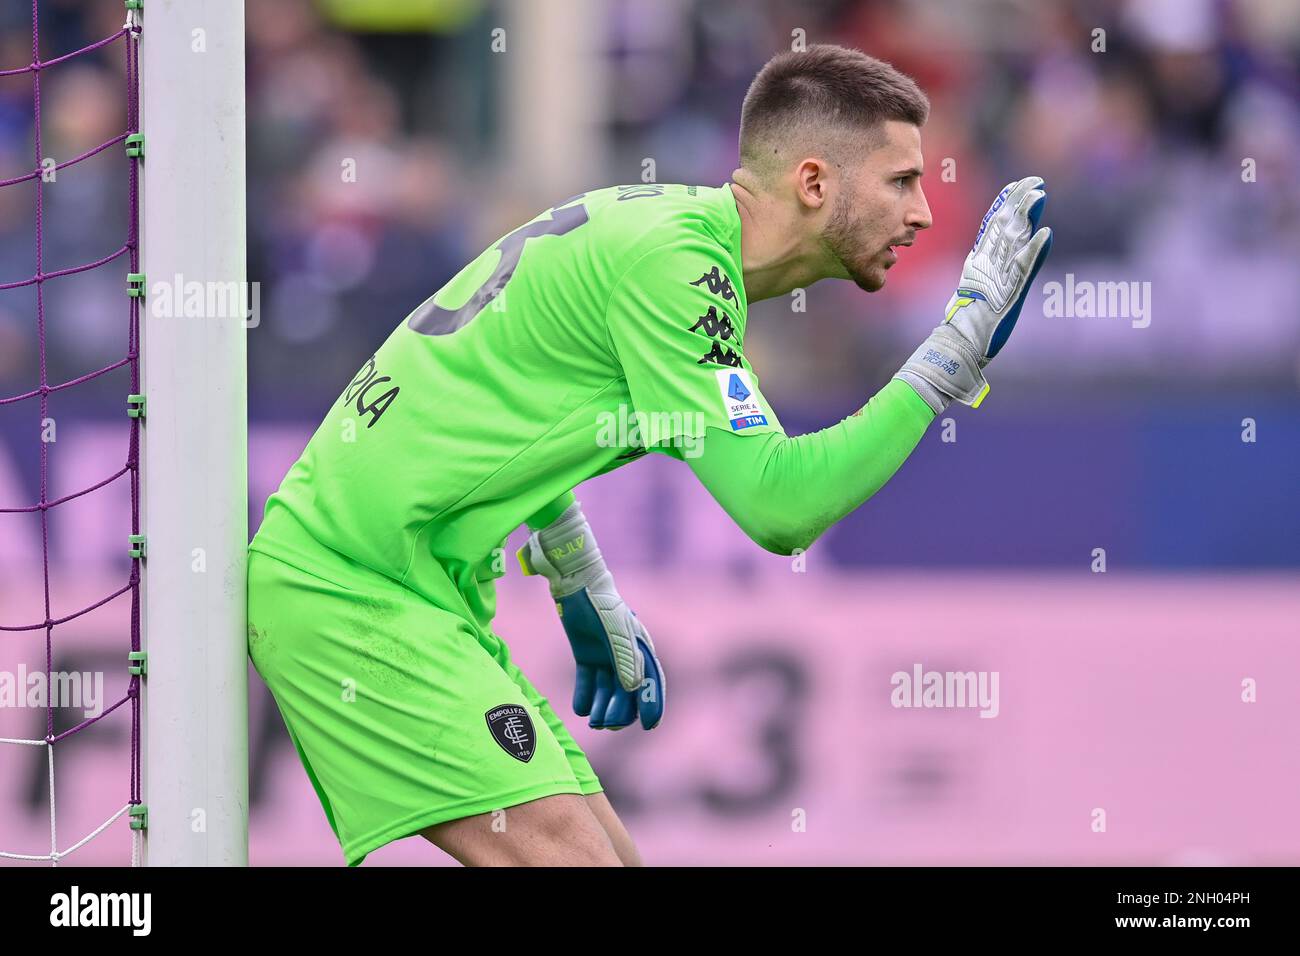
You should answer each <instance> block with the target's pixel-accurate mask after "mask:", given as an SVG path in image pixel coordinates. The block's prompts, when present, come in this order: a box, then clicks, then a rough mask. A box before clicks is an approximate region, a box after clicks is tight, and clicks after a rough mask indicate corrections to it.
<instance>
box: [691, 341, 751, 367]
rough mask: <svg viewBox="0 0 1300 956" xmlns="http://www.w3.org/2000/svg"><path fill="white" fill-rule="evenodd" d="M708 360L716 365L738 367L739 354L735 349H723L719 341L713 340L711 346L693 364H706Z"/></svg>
mask: <svg viewBox="0 0 1300 956" xmlns="http://www.w3.org/2000/svg"><path fill="white" fill-rule="evenodd" d="M709 362H713V363H714V364H716V365H730V366H731V367H732V368H740V356H739V355H738V354H737V353H736V350H735V349H733V348H730V347H727V348H725V349H724V347H723V345H722V343H721V342H714V343H713V348H711V349H710V350H709V351H708V352H707V353H705V355H704V357H703V358H701V359H700V360H699V361H698V362H696V363H695V364H696V365H707V364H708V363H709Z"/></svg>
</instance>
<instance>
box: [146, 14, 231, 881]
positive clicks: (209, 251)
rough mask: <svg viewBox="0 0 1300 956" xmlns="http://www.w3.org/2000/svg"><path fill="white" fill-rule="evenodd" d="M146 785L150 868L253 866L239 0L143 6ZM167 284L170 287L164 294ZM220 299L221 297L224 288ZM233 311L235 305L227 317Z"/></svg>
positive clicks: (147, 860)
mask: <svg viewBox="0 0 1300 956" xmlns="http://www.w3.org/2000/svg"><path fill="white" fill-rule="evenodd" d="M134 15H135V16H138V17H139V18H140V19H139V22H140V23H141V26H142V31H141V34H140V44H141V47H140V108H141V113H140V124H141V132H142V134H143V135H144V158H143V164H142V166H141V178H140V182H141V194H140V195H141V199H140V214H141V260H140V261H141V271H142V272H143V274H144V276H145V288H146V290H147V291H146V295H145V298H144V302H143V306H142V309H141V333H140V334H141V350H142V351H141V383H142V392H143V395H144V397H145V415H144V417H143V427H142V445H141V494H142V502H141V504H142V517H141V530H142V532H143V534H144V535H145V540H146V551H145V558H144V565H143V568H144V570H143V577H142V592H141V593H142V606H143V636H142V642H143V644H142V646H143V648H144V650H145V651H146V653H147V655H148V656H147V673H146V676H145V677H144V680H143V691H142V734H141V738H142V739H141V744H142V762H143V766H142V784H143V799H144V803H145V807H146V808H147V822H146V826H145V829H144V841H143V850H144V852H143V862H144V863H145V864H146V865H149V866H245V865H247V863H248V686H247V685H248V670H247V667H248V664H247V652H246V640H247V639H246V611H245V561H246V558H245V555H246V548H247V544H248V482H247V474H248V468H247V465H248V452H247V449H248V440H247V438H248V436H247V388H246V361H245V335H246V333H245V323H244V320H243V308H242V307H241V304H240V303H239V302H238V301H237V302H236V304H235V306H234V307H232V308H227V309H223V310H221V311H222V313H223V314H221V315H216V316H214V315H212V314H210V313H205V314H204V315H203V316H201V317H198V316H195V315H194V314H193V313H192V310H191V309H189V308H186V307H185V303H184V302H183V301H181V300H180V299H178V297H177V295H176V293H179V292H180V291H182V290H192V289H194V288H196V287H195V286H193V285H192V284H193V283H199V284H200V286H198V288H202V289H204V290H209V291H207V293H206V294H205V295H204V299H205V301H207V302H209V303H211V302H212V301H213V298H214V296H213V293H212V291H211V290H214V289H215V290H226V289H229V288H230V287H231V284H232V283H237V284H238V288H239V289H240V290H241V292H246V290H247V288H248V285H247V282H246V235H245V180H244V176H245V170H244V164H245V148H244V146H245V133H244V3H243V0H185V2H183V3H182V2H172V0H144V3H143V4H142V9H141V10H139V11H138V12H136V13H135V14H134ZM160 287H166V288H167V289H169V290H170V291H171V293H172V294H171V295H163V294H156V293H155V290H156V289H159V288H160ZM216 300H217V301H219V302H220V301H224V300H223V294H218V295H217V296H216ZM236 312H237V313H238V314H235V313H236Z"/></svg>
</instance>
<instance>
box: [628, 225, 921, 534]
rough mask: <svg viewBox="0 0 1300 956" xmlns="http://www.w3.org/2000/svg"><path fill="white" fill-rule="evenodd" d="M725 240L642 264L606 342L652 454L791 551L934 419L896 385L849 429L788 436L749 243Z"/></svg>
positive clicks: (841, 510) (696, 243) (675, 249)
mask: <svg viewBox="0 0 1300 956" xmlns="http://www.w3.org/2000/svg"><path fill="white" fill-rule="evenodd" d="M724 238H728V239H729V242H727V243H723V244H722V245H719V244H718V243H717V242H716V241H715V242H711V241H709V240H708V237H706V236H701V237H699V238H697V239H683V240H680V241H678V242H675V243H673V244H670V245H666V246H660V247H656V248H654V249H652V250H650V251H648V252H647V253H646V254H645V255H644V256H642V257H641V258H640V259H639V260H638V261H637V262H636V263H634V265H633V266H632V267H631V268H629V269H628V271H627V273H626V274H625V275H624V276H623V278H622V279H621V280H620V281H619V282H618V284H617V285H616V287H615V289H614V292H613V294H612V295H611V297H610V301H609V306H608V309H607V316H608V329H609V344H610V348H611V350H612V353H613V354H614V355H616V356H617V358H618V360H619V362H620V364H621V366H622V369H623V373H624V377H625V379H626V383H627V389H628V395H629V397H630V399H631V403H632V405H633V406H634V407H635V409H636V412H637V415H638V417H639V421H640V423H641V426H642V427H641V431H642V441H643V442H644V444H645V446H646V448H647V450H652V451H658V452H661V453H664V454H668V455H671V456H672V457H674V458H678V459H681V460H684V461H686V462H688V463H689V464H690V466H691V468H692V469H693V470H694V472H695V474H696V475H697V476H698V477H699V479H700V481H702V482H703V483H704V486H705V487H706V488H708V490H709V492H710V493H711V494H712V495H713V497H714V498H715V499H717V501H718V503H719V504H720V505H722V507H723V509H724V510H726V512H727V513H728V514H729V515H731V517H732V519H733V520H735V522H736V523H737V524H738V525H740V527H741V528H742V529H743V530H744V531H745V533H746V534H748V535H749V536H750V537H751V538H752V539H753V540H754V541H755V542H757V543H758V544H759V545H760V546H762V547H763V548H766V549H767V550H769V551H776V552H778V553H781V554H790V553H791V552H792V551H793V550H794V549H795V548H807V547H808V545H810V544H811V543H812V542H813V541H815V540H816V539H817V538H818V537H819V536H820V535H821V534H822V532H824V531H825V530H826V529H827V528H828V527H830V526H831V525H832V524H834V523H835V522H836V521H838V520H839V519H840V518H842V517H844V516H845V515H846V514H848V513H849V512H850V511H852V510H853V509H854V508H857V507H858V506H859V505H861V504H862V503H863V502H864V501H866V500H867V499H868V498H870V497H871V496H872V495H873V494H875V493H876V492H877V491H878V490H879V489H880V488H881V486H882V485H884V484H885V482H887V481H888V480H889V479H890V477H891V476H892V475H893V474H894V473H895V472H896V471H897V470H898V469H899V467H900V466H901V465H902V464H903V462H904V461H905V460H906V459H907V456H908V455H910V454H911V453H912V450H913V449H914V448H915V447H916V445H917V442H919V441H920V440H921V435H922V434H923V433H924V432H925V430H926V428H927V427H928V426H929V424H930V422H931V421H933V420H934V417H935V415H934V412H933V411H932V410H931V408H930V406H929V405H927V404H926V403H925V402H924V401H923V400H922V399H921V397H920V396H919V395H918V394H917V393H916V392H915V391H914V390H913V389H912V387H911V386H910V385H908V384H907V383H906V382H903V381H891V382H890V383H889V384H888V385H886V386H885V387H884V388H882V389H881V390H880V391H879V392H878V393H877V394H876V395H875V396H874V397H873V398H872V399H871V401H869V402H868V403H867V404H866V406H864V407H863V408H862V409H860V410H859V411H858V412H856V413H855V414H853V415H850V416H849V417H848V418H846V419H844V420H843V421H841V422H839V423H837V424H835V425H832V426H831V427H829V428H825V429H822V430H821V431H819V432H814V433H812V434H808V435H799V436H796V437H791V436H789V435H787V434H786V433H785V429H784V428H783V427H782V426H781V422H780V420H779V419H778V417H777V415H776V412H775V411H774V410H773V409H772V407H771V405H770V404H768V402H767V399H766V398H765V397H764V396H763V393H762V390H761V387H760V382H759V380H758V375H757V373H756V372H755V371H754V369H753V368H752V367H751V366H750V363H749V360H748V358H746V356H745V349H744V337H745V327H746V324H747V323H746V319H747V315H748V303H747V302H746V298H745V290H744V286H743V285H742V284H741V283H740V282H739V281H738V279H739V276H740V275H741V270H740V265H739V254H738V251H737V250H738V238H737V237H735V236H730V237H724ZM733 246H735V247H736V248H732V247H733Z"/></svg>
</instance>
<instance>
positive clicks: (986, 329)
mask: <svg viewBox="0 0 1300 956" xmlns="http://www.w3.org/2000/svg"><path fill="white" fill-rule="evenodd" d="M1046 202H1047V192H1046V190H1045V189H1044V188H1043V180H1042V179H1041V178H1039V177H1038V176H1028V177H1026V178H1025V179H1022V180H1020V181H1019V182H1017V183H1010V184H1008V185H1007V187H1006V188H1005V189H1003V190H1002V192H1000V193H998V197H997V199H995V200H993V205H992V206H990V207H989V211H988V212H987V213H985V214H984V220H983V222H981V223H980V230H979V233H978V234H977V235H976V236H975V245H974V246H972V247H971V251H970V254H969V255H968V256H967V257H966V265H965V267H964V268H963V269H962V273H961V282H960V284H959V285H958V286H957V291H956V292H954V293H953V296H952V298H951V299H949V300H948V308H947V310H946V311H945V314H944V320H943V324H941V325H939V326H938V327H937V328H936V329H935V330H934V331H933V332H931V333H930V337H929V338H928V339H926V340H925V342H923V343H922V344H921V347H920V348H918V349H917V350H916V351H915V352H914V353H913V354H912V357H911V358H909V359H908V360H907V361H906V362H905V363H904V364H903V367H902V368H901V369H899V370H898V373H897V374H896V375H895V376H894V377H895V378H900V379H902V380H903V381H905V382H907V383H908V384H910V385H911V386H912V387H913V388H915V389H916V391H917V393H918V394H919V395H920V396H921V397H922V398H923V399H925V401H926V403H927V404H929V406H930V407H931V408H933V409H934V411H935V414H936V415H937V414H939V413H940V412H942V411H943V410H944V409H945V408H947V407H948V403H949V402H950V401H952V400H953V399H956V400H957V401H959V402H961V403H963V404H965V405H969V406H971V407H972V408H979V405H980V402H982V401H984V396H985V395H987V394H988V391H989V385H988V382H986V381H985V380H984V373H983V369H984V366H986V365H988V363H989V360H990V359H992V358H993V357H994V356H996V355H997V354H998V352H999V351H1000V350H1001V348H1002V346H1003V345H1005V344H1006V341H1007V338H1008V337H1009V336H1010V335H1011V330H1012V329H1014V328H1015V327H1016V319H1018V318H1019V317H1020V307H1021V306H1022V305H1024V303H1025V296H1026V295H1027V294H1028V292H1029V286H1030V285H1031V284H1032V283H1033V281H1034V276H1036V275H1037V274H1038V270H1039V268H1041V267H1042V265H1043V261H1044V260H1045V259H1046V258H1047V253H1048V251H1049V250H1050V249H1051V248H1052V230H1051V229H1048V228H1046V227H1044V228H1042V229H1039V228H1038V220H1039V217H1040V216H1042V214H1043V205H1044V203H1046Z"/></svg>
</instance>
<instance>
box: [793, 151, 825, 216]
mask: <svg viewBox="0 0 1300 956" xmlns="http://www.w3.org/2000/svg"><path fill="white" fill-rule="evenodd" d="M829 174H830V169H829V167H828V166H827V165H826V163H825V162H824V161H822V160H820V159H816V158H814V157H811V156H810V157H808V158H807V159H804V160H802V161H800V163H799V165H798V166H796V167H795V172H794V176H795V180H794V182H795V194H796V195H797V196H798V198H799V202H800V203H802V204H803V205H804V206H806V207H807V208H808V209H820V208H822V206H823V205H825V203H826V201H827V199H828V198H829V197H830V189H829V182H828V177H829Z"/></svg>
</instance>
